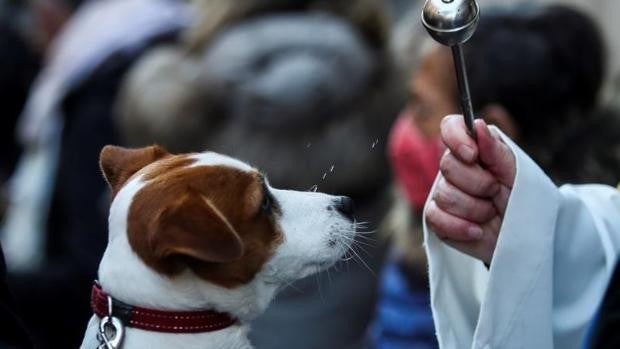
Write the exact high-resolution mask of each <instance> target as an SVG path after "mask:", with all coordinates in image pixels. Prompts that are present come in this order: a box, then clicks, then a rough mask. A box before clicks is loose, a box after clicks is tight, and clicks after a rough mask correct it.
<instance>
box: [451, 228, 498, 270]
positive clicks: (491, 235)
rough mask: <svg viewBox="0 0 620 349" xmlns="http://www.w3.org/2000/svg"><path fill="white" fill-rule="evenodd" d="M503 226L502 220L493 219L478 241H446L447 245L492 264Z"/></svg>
mask: <svg viewBox="0 0 620 349" xmlns="http://www.w3.org/2000/svg"><path fill="white" fill-rule="evenodd" d="M500 226H501V219H500V218H499V217H495V218H493V219H492V220H491V221H490V222H489V223H487V224H485V225H483V227H482V229H483V231H484V233H483V236H482V238H481V239H480V240H478V241H473V242H472V241H456V240H449V239H444V240H443V242H445V243H446V244H447V245H449V246H451V247H453V248H455V249H457V250H459V251H461V252H463V253H465V254H468V255H470V256H472V257H474V258H478V259H480V260H481V261H483V262H485V263H487V264H491V261H492V259H493V255H494V253H495V248H496V246H497V237H498V232H499V228H500Z"/></svg>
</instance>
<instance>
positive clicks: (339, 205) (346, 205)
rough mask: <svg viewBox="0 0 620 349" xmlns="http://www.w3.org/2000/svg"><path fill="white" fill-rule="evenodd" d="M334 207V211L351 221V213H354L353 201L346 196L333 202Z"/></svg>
mask: <svg viewBox="0 0 620 349" xmlns="http://www.w3.org/2000/svg"><path fill="white" fill-rule="evenodd" d="M334 207H335V208H336V210H337V211H338V212H340V213H342V215H344V216H345V217H347V218H349V219H353V213H354V212H355V205H354V203H353V199H351V198H350V197H348V196H341V197H339V198H338V199H336V200H335V202H334Z"/></svg>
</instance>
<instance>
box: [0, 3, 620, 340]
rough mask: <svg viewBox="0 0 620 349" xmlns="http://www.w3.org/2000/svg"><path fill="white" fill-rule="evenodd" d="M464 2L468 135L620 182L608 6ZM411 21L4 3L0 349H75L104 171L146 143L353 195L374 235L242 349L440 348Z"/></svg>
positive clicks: (421, 94)
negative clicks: (101, 162)
mask: <svg viewBox="0 0 620 349" xmlns="http://www.w3.org/2000/svg"><path fill="white" fill-rule="evenodd" d="M479 2H480V4H481V6H482V11H483V12H482V17H481V21H480V24H479V27H478V29H477V32H476V34H475V35H474V37H473V38H472V39H471V40H470V41H469V42H468V43H467V44H466V46H465V58H466V62H467V68H468V72H469V76H470V84H471V92H472V97H473V105H474V108H475V110H476V113H477V115H478V116H479V117H481V118H484V119H485V120H486V121H487V122H488V123H490V124H495V125H497V126H498V127H499V128H501V129H502V130H503V131H504V132H505V133H506V134H507V135H509V136H510V137H511V138H512V139H514V140H515V141H516V142H517V143H518V144H519V145H520V146H521V147H523V148H524V149H525V150H526V151H527V152H528V154H530V155H531V156H532V158H533V159H534V160H535V161H536V162H537V163H538V164H539V165H540V166H541V167H542V168H543V169H544V170H545V171H546V172H547V173H549V174H550V175H551V177H552V178H553V179H554V180H555V181H556V182H557V183H558V184H561V183H567V182H571V183H586V182H597V183H606V184H610V185H616V184H618V182H620V109H619V108H620V37H618V35H617V33H618V32H619V31H618V30H620V24H618V23H617V21H616V19H615V18H614V13H615V14H617V13H620V3H618V2H611V1H603V0H600V1H598V0H589V1H586V0H581V1H580V0H572V1H568V0H565V1H543V0H540V1H515V0H512V1H510V0H504V1H486V0H480V1H479ZM421 5H422V1H399V0H392V1H381V0H303V1H300V0H296V1H291V0H244V1H230V0H193V1H183V0H90V1H89V0H82V1H80V0H29V1H19V0H4V1H0V30H1V33H0V57H1V59H2V65H0V91H2V96H3V98H2V100H1V102H0V108H1V109H2V126H1V127H0V132H2V137H0V141H1V142H2V146H1V147H0V151H1V152H2V154H1V155H0V219H1V225H0V241H1V242H2V248H3V250H4V252H3V254H4V258H5V260H6V261H5V262H4V261H3V262H2V263H1V265H0V270H2V271H4V270H5V269H6V273H3V274H2V275H0V277H1V278H2V279H6V280H7V282H8V285H9V289H8V290H7V289H4V288H2V289H0V297H1V298H2V301H0V317H2V318H5V317H6V318H20V319H21V320H19V321H17V322H15V324H16V325H15V326H16V327H15V328H11V329H9V331H7V330H6V328H0V346H2V344H3V343H6V344H7V345H9V346H10V345H13V346H14V347H18V348H21V347H27V346H28V344H26V343H24V342H20V341H23V340H24V338H27V339H28V340H29V341H32V342H33V343H34V345H35V346H36V347H41V348H71V347H77V346H78V345H79V343H80V342H81V338H82V335H83V331H84V329H85V326H86V323H87V319H88V318H89V316H90V314H91V310H90V308H89V296H90V288H91V286H92V282H93V280H94V279H96V277H97V266H98V263H99V260H100V258H101V255H102V253H103V250H104V249H105V246H106V243H107V210H108V204H109V193H108V192H107V186H106V184H105V182H104V180H103V178H102V176H101V174H100V170H99V168H98V158H99V152H100V150H101V148H102V147H103V146H104V145H106V144H120V145H124V146H132V147H137V146H145V145H150V144H153V143H158V144H161V145H163V146H164V147H166V148H167V149H169V150H170V151H173V152H190V151H201V150H204V149H209V150H213V151H218V152H222V153H225V154H227V155H230V156H233V157H237V158H240V159H242V160H244V161H247V162H249V163H251V164H253V165H254V166H256V167H258V168H259V169H261V170H262V171H264V172H265V174H266V175H267V176H268V177H269V180H270V182H271V183H272V184H273V185H274V186H277V187H286V188H291V189H297V190H315V189H317V188H318V190H319V191H323V192H328V193H334V194H340V195H347V196H350V197H352V198H353V199H354V200H355V202H356V207H357V208H356V211H357V217H356V218H357V219H358V220H359V221H364V222H369V223H368V226H369V230H371V231H372V233H371V234H369V235H364V237H363V238H360V239H363V240H359V241H358V243H357V247H356V248H357V251H356V253H357V254H358V255H359V256H358V257H359V258H357V259H352V260H348V261H342V262H341V263H340V264H339V265H337V266H336V267H335V268H334V269H333V270H331V271H330V272H329V273H322V274H320V275H318V276H317V277H310V278H308V279H304V280H301V281H299V282H297V283H296V284H294V285H292V286H291V287H289V288H287V289H286V290H284V291H283V293H282V294H280V295H279V296H278V298H277V299H276V301H275V302H274V304H273V305H272V306H271V307H270V308H269V309H268V311H267V312H266V313H265V314H264V315H263V316H261V317H260V318H259V319H257V320H256V321H255V323H254V324H252V333H251V337H252V342H253V343H254V344H255V346H256V347H257V348H259V349H262V348H264V349H278V348H290V347H291V343H296V344H295V348H299V349H304V348H308V349H316V348H334V349H347V348H351V349H352V348H379V349H381V348H384V349H388V348H390V349H394V348H436V347H437V344H436V340H435V331H434V328H433V321H432V316H431V312H430V307H429V294H428V285H427V266H426V257H425V255H424V251H423V249H422V234H421V224H420V218H421V215H422V208H423V206H424V203H425V201H426V197H427V195H428V193H429V191H430V189H431V187H432V185H433V181H434V179H435V176H436V173H437V171H438V167H439V158H440V156H441V154H442V153H443V151H444V147H443V145H442V144H441V141H440V138H439V125H440V121H441V119H442V118H443V117H444V116H445V115H448V114H453V113H459V112H460V111H459V104H458V101H459V99H458V90H457V85H456V80H455V73H454V68H453V63H452V58H451V55H450V51H449V49H447V48H445V47H442V46H440V45H438V44H436V43H434V42H433V41H432V40H431V39H430V38H429V37H428V35H427V34H426V32H424V30H423V28H422V26H421V23H420V20H419V16H420V8H421ZM5 264H6V267H5ZM9 291H10V292H9ZM24 332H25V333H24ZM26 333H27V334H26ZM274 333H277V336H276V335H274ZM2 341H4V342H2Z"/></svg>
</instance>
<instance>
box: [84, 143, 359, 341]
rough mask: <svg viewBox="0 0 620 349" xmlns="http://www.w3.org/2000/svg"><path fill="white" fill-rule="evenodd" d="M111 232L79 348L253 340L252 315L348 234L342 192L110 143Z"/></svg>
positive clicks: (205, 157) (221, 159)
mask: <svg viewBox="0 0 620 349" xmlns="http://www.w3.org/2000/svg"><path fill="white" fill-rule="evenodd" d="M100 165H101V169H102V171H103V174H104V177H105V179H106V181H107V182H108V184H109V185H110V188H111V190H112V195H113V199H112V204H111V207H110V216H109V240H108V246H107V249H106V251H105V253H104V255H103V259H102V260H101V264H100V266H99V281H98V282H97V283H96V284H95V285H94V286H93V290H92V301H91V306H92V308H93V312H94V313H95V314H94V315H93V317H92V318H91V319H90V321H89V323H88V328H87V329H86V334H85V337H84V340H83V342H82V348H85V349H94V348H102V349H118V348H123V349H125V348H126V349H132V348H148V349H156V348H202V349H204V348H217V349H238V348H244V349H246V348H252V346H251V344H250V343H249V340H248V339H247V334H248V323H249V321H250V320H252V319H254V318H255V317H256V316H257V315H259V314H260V313H262V312H263V311H264V310H265V309H266V307H267V306H268V304H269V302H270V301H271V300H272V299H273V297H274V296H275V294H276V292H277V291H278V290H279V289H280V288H282V287H283V286H286V285H287V284H289V283H290V282H292V281H294V280H297V279H300V278H303V277H305V276H308V275H310V274H313V273H316V272H318V271H320V270H323V269H325V268H328V267H330V266H332V265H333V264H334V263H335V262H337V261H338V260H339V259H340V258H342V257H343V255H344V254H345V252H346V251H347V250H348V249H349V247H350V245H351V244H352V242H353V241H354V238H355V228H356V224H355V223H354V222H353V218H352V214H353V203H352V201H351V199H349V198H347V197H335V196H330V195H326V194H322V193H315V192H297V191H288V190H278V189H274V188H272V187H271V186H270V185H269V183H268V182H267V180H266V179H265V177H264V176H263V175H262V174H261V173H260V172H258V171H257V170H256V169H254V168H252V167H251V166H249V165H247V164H245V163H243V162H241V161H239V160H235V159H233V158H230V157H227V156H224V155H220V154H217V153H213V152H204V153H196V154H183V155H172V154H170V153H168V152H167V151H166V150H164V149H162V148H161V147H159V146H151V147H147V148H141V149H126V148H121V147H116V146H106V147H105V148H104V149H103V150H102V152H101V157H100Z"/></svg>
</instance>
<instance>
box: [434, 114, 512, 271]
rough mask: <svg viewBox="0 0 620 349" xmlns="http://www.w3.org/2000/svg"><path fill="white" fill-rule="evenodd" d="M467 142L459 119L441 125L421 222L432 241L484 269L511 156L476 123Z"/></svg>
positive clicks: (496, 230) (501, 207)
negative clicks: (440, 147) (434, 179)
mask: <svg viewBox="0 0 620 349" xmlns="http://www.w3.org/2000/svg"><path fill="white" fill-rule="evenodd" d="M474 127H475V129H476V133H477V140H474V139H472V138H471V137H470V136H469V135H468V133H467V128H466V127H465V122H464V121H463V117H462V116H461V115H450V116H447V117H445V118H444V119H443V120H442V122H441V138H442V140H443V142H444V143H445V145H446V147H447V151H446V152H445V154H444V155H443V157H442V159H441V163H440V166H439V168H440V174H441V177H440V179H439V181H438V183H437V186H436V187H435V190H434V192H433V193H432V200H431V201H430V202H429V204H428V206H427V208H426V211H425V217H426V222H427V224H428V225H429V227H430V228H431V229H432V230H433V231H434V232H435V234H436V235H437V237H439V238H440V239H441V240H443V241H444V242H445V243H447V244H449V245H450V246H452V247H454V248H456V249H457V250H459V251H461V252H463V253H466V254H469V255H470V256H473V257H475V258H478V259H480V260H482V261H483V262H485V263H487V264H490V263H491V259H492V258H493V253H494V251H495V245H496V243H497V237H498V234H499V230H500V227H501V225H502V220H503V217H504V212H505V211H506V205H507V204H508V198H509V196H510V191H511V190H512V185H513V183H514V180H515V175H516V165H515V157H514V154H513V153H512V151H511V150H510V148H508V146H507V145H506V144H504V142H502V140H501V138H500V136H499V134H498V133H496V132H493V131H492V130H491V129H489V128H488V127H487V125H486V123H485V122H484V121H483V120H476V121H475V123H474Z"/></svg>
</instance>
